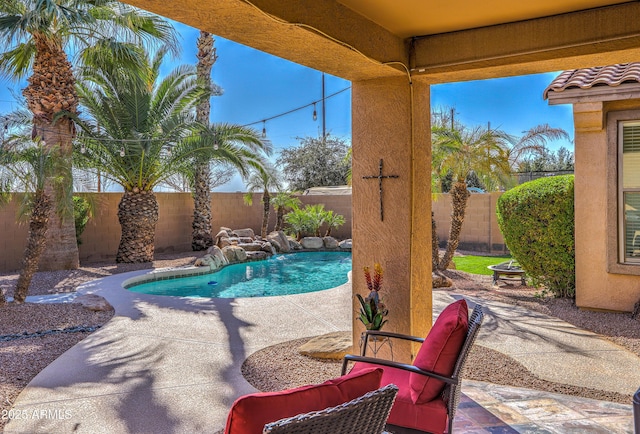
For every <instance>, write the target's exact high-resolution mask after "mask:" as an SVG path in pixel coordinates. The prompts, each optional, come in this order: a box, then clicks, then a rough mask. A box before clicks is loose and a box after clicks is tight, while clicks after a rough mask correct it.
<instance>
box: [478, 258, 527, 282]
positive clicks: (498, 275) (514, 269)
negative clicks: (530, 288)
mask: <svg viewBox="0 0 640 434" xmlns="http://www.w3.org/2000/svg"><path fill="white" fill-rule="evenodd" d="M487 268H488V269H489V270H491V271H493V284H494V285H496V284H497V283H498V279H504V280H513V279H520V283H522V285H526V283H527V281H526V276H525V272H524V270H523V269H522V268H521V267H520V264H518V263H517V262H516V261H514V260H511V261H507V262H503V263H501V264H497V265H489V266H488V267H487Z"/></svg>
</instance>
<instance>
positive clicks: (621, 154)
mask: <svg viewBox="0 0 640 434" xmlns="http://www.w3.org/2000/svg"><path fill="white" fill-rule="evenodd" d="M618 219H619V220H618V231H619V232H618V240H619V241H618V246H619V253H618V261H619V262H620V263H623V264H640V121H624V122H620V123H619V124H618Z"/></svg>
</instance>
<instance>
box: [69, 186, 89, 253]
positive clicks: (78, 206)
mask: <svg viewBox="0 0 640 434" xmlns="http://www.w3.org/2000/svg"><path fill="white" fill-rule="evenodd" d="M90 216H91V204H90V203H89V201H87V199H85V198H84V197H80V196H73V219H74V220H75V223H76V241H77V242H78V245H80V244H82V240H81V239H80V235H82V233H83V232H84V227H85V226H86V225H87V222H88V221H89V217H90Z"/></svg>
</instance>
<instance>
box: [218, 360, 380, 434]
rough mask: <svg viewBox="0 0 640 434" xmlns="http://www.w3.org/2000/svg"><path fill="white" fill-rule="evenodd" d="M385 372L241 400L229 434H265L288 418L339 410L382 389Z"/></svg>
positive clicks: (368, 372) (373, 370) (356, 374)
mask: <svg viewBox="0 0 640 434" xmlns="http://www.w3.org/2000/svg"><path fill="white" fill-rule="evenodd" d="M381 378H382V369H380V368H377V369H376V368H375V367H374V368H371V369H366V370H360V371H358V372H354V373H350V374H349V375H345V376H343V377H339V378H336V379H333V380H329V381H326V382H324V383H322V384H315V385H309V386H303V387H299V388H296V389H289V390H283V391H279V392H264V393H254V394H250V395H245V396H242V397H240V398H238V399H237V400H236V401H235V402H234V403H233V406H232V407H231V411H230V412H229V416H228V417H227V425H226V427H225V430H224V432H225V434H261V433H262V429H263V428H264V425H265V424H267V423H269V422H275V421H277V420H280V419H283V418H285V417H292V416H295V415H297V414H301V413H308V412H310V411H316V410H324V409H325V408H328V407H335V406H337V405H340V404H343V403H345V402H348V401H351V400H352V399H355V398H358V397H360V396H362V395H364V394H365V393H367V392H371V391H372V390H376V389H378V388H380V380H381Z"/></svg>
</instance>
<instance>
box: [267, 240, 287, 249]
mask: <svg viewBox="0 0 640 434" xmlns="http://www.w3.org/2000/svg"><path fill="white" fill-rule="evenodd" d="M269 244H271V246H272V247H273V248H274V249H275V250H276V252H282V246H281V245H280V243H278V242H277V241H276V240H269ZM288 246H289V243H288V242H287V247H288Z"/></svg>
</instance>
